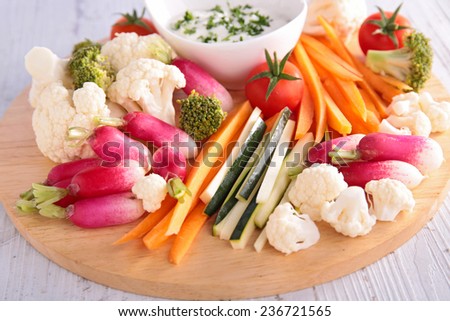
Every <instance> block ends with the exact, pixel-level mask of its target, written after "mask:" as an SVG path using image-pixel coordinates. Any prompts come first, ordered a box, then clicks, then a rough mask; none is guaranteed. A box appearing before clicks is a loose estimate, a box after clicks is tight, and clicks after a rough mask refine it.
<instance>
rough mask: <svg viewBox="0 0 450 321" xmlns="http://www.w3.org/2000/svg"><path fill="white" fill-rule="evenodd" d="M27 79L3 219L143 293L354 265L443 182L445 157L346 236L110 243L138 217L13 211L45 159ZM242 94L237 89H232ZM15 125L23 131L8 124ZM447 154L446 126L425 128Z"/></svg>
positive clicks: (264, 291)
mask: <svg viewBox="0 0 450 321" xmlns="http://www.w3.org/2000/svg"><path fill="white" fill-rule="evenodd" d="M427 90H428V91H430V92H431V93H432V94H433V96H435V97H436V99H440V100H449V99H450V95H448V93H446V92H445V89H444V88H443V87H442V85H441V84H440V83H439V81H438V80H436V79H434V78H432V79H431V80H430V81H429V82H428V83H427ZM27 96H28V89H27V90H25V91H24V92H23V93H22V94H21V95H19V96H18V97H17V98H16V99H15V100H14V101H13V103H12V104H11V106H10V107H9V109H8V110H7V112H6V113H5V115H4V117H3V119H2V120H1V123H0V149H1V153H2V154H3V155H8V157H2V158H1V163H0V177H1V178H2V179H1V186H0V197H1V201H2V203H3V204H4V206H5V208H6V210H7V212H8V214H9V216H10V218H11V221H12V222H13V223H14V225H15V226H16V228H17V229H18V230H19V231H20V233H21V234H22V235H23V236H24V237H25V239H27V241H28V242H30V243H31V244H32V245H33V246H34V247H35V248H36V249H37V250H38V251H40V252H41V253H42V254H43V255H45V256H46V257H48V258H49V259H50V260H52V261H53V262H55V263H57V264H59V265H60V266H62V267H64V268H66V269H68V270H69V271H72V272H73V273H76V274H78V275H81V276H83V277H85V278H87V279H89V280H92V281H94V282H97V283H100V284H104V285H107V286H110V287H113V288H117V289H121V290H124V291H128V292H133V293H137V294H142V295H149V296H155V297H163V298H171V299H200V300H202V299H206V300H207V299H245V298H252V297H262V296H269V295H274V294H279V293H285V292H290V291H295V290H299V289H303V288H307V287H311V286H314V285H317V284H321V283H324V282H327V281H331V280H334V279H336V278H339V277H341V276H343V275H346V274H349V273H351V272H354V271H356V270H358V269H360V268H363V267H364V266H367V265H369V264H371V263H373V262H375V261H376V260H378V259H380V258H382V257H383V256H385V255H387V254H388V253H390V252H392V251H394V250H395V249H396V248H397V247H399V246H400V245H402V244H403V243H404V242H406V241H407V240H408V239H409V238H411V237H412V236H413V235H414V234H416V233H417V232H418V231H419V230H420V229H421V228H422V227H423V226H424V225H425V224H426V223H427V222H428V221H429V220H430V219H431V218H432V217H433V215H434V214H435V212H436V210H437V209H438V208H439V206H440V204H441V203H442V202H443V200H444V198H445V197H446V195H447V193H448V191H449V188H450V186H449V181H448V178H449V177H450V164H449V162H445V163H444V164H443V165H442V166H441V168H440V169H439V170H437V171H435V172H433V173H432V174H431V175H430V177H429V178H427V179H426V180H424V181H423V182H422V183H421V185H420V186H419V187H418V188H416V189H415V190H414V197H415V199H416V207H415V209H414V212H413V213H411V214H409V215H400V217H398V218H397V221H396V222H395V224H391V223H390V222H379V223H377V224H376V226H375V227H374V229H373V230H372V232H371V233H369V234H368V235H366V236H364V237H362V238H357V239H352V238H349V237H345V236H343V235H341V234H338V233H336V231H334V230H333V229H332V228H331V227H330V226H329V225H327V224H326V223H323V222H319V223H318V224H317V225H318V227H319V229H320V231H321V238H320V241H319V242H318V243H317V244H316V245H315V246H313V247H311V248H309V249H307V250H303V251H301V252H298V253H295V254H292V255H289V256H285V255H283V254H282V253H280V252H277V251H275V250H274V249H273V248H271V247H269V246H266V248H265V249H264V251H262V252H261V253H257V252H256V251H255V250H254V249H253V247H251V246H247V248H246V249H244V250H232V248H231V247H230V245H229V244H228V243H227V242H223V241H222V240H219V239H218V238H214V237H212V236H211V232H210V231H211V229H212V223H213V222H212V221H211V220H209V221H208V222H207V223H206V226H205V227H204V228H203V229H202V230H201V232H200V234H199V235H198V238H197V240H196V242H195V244H194V245H193V246H192V248H191V250H190V253H189V257H188V258H187V260H186V262H183V264H181V265H172V264H170V263H169V262H168V260H167V252H168V250H169V246H168V245H164V246H162V247H161V248H159V249H157V250H154V251H149V250H148V249H146V248H145V247H144V245H143V244H142V243H141V242H129V243H128V244H125V245H124V246H112V245H111V244H112V243H113V242H114V241H116V240H117V239H118V238H119V237H120V236H121V235H123V234H124V233H126V232H127V231H129V230H130V229H131V228H132V227H133V226H134V225H135V224H136V223H130V224H127V225H121V226H116V227H109V228H104V229H94V230H92V229H89V230H85V229H81V228H78V227H76V226H73V225H71V224H68V223H67V222H65V221H61V220H49V219H47V218H45V217H42V216H39V215H25V214H18V212H17V210H16V209H15V202H16V200H17V195H18V194H20V193H21V192H22V191H23V190H24V189H26V187H27V186H28V185H29V184H30V182H32V181H36V182H37V181H41V180H42V179H43V178H45V176H46V174H47V172H48V171H49V170H50V168H51V167H52V165H53V163H52V162H51V161H49V160H48V159H46V158H44V157H43V156H42V155H41V154H40V152H39V150H38V149H37V147H36V145H35V142H34V135H33V131H32V129H31V126H30V125H25V126H24V125H23V124H24V123H25V124H31V111H32V110H31V108H30V106H29V104H28V101H27ZM236 99H238V100H242V97H241V96H239V97H236ZM18 127H20V128H22V130H21V131H14V132H15V134H14V135H10V134H9V133H10V132H11V130H12V129H14V128H18ZM433 137H434V138H435V139H436V140H437V141H438V142H439V143H440V145H441V146H442V147H443V149H444V155H445V156H446V158H448V157H450V136H449V135H448V133H443V134H438V135H434V136H433Z"/></svg>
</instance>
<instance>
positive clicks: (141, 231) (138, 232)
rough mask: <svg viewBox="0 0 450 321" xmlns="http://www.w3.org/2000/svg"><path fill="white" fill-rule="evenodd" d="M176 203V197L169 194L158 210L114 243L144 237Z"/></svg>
mask: <svg viewBox="0 0 450 321" xmlns="http://www.w3.org/2000/svg"><path fill="white" fill-rule="evenodd" d="M176 203H177V200H176V199H175V198H173V197H170V196H169V195H167V196H166V198H165V199H164V201H163V202H162V203H161V207H160V208H159V209H158V210H156V211H155V212H153V213H149V214H148V215H147V216H146V217H145V218H144V219H143V220H142V221H141V222H139V224H138V225H136V226H135V227H134V228H133V229H131V230H130V231H129V232H128V233H126V234H125V235H123V236H122V237H121V238H120V239H118V240H117V241H115V242H114V243H113V244H114V245H117V244H123V243H126V242H128V241H131V240H135V239H138V238H141V237H143V236H144V235H145V234H147V233H148V232H149V231H150V230H151V229H152V228H153V227H154V226H155V225H156V224H158V223H159V222H160V221H161V220H162V219H163V218H164V217H165V216H166V215H167V213H168V212H169V211H170V210H171V209H172V208H173V207H174V206H175V204H176Z"/></svg>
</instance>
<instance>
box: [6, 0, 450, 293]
mask: <svg viewBox="0 0 450 321" xmlns="http://www.w3.org/2000/svg"><path fill="white" fill-rule="evenodd" d="M402 2H403V7H402V12H403V14H404V15H405V16H406V17H408V18H409V19H410V21H411V23H412V24H413V25H414V26H415V27H416V28H417V29H418V30H420V31H423V32H425V33H426V35H427V36H429V37H430V38H431V43H432V46H433V49H434V51H435V57H434V65H433V72H434V74H435V75H436V76H437V77H438V78H439V79H440V80H441V81H442V84H443V86H444V87H445V88H446V90H447V92H449V91H450V65H449V64H448V59H449V57H450V46H449V42H448V37H447V34H448V30H450V16H449V14H448V12H450V2H449V1H440V0H429V1H421V0H408V1H402V0H366V3H367V6H368V12H374V11H376V8H375V5H378V6H380V7H382V8H386V9H388V10H393V9H395V8H396V7H397V6H398V5H399V4H400V3H402ZM133 8H137V9H139V8H142V1H141V0H129V1H122V0H98V1H88V0H64V1H54V0H15V1H0V9H1V10H2V12H5V13H7V14H5V15H4V17H3V18H2V19H1V20H0V39H2V41H1V42H0V56H1V57H2V59H0V117H6V114H5V113H6V110H7V108H8V107H9V106H10V105H11V104H12V102H13V100H14V99H15V98H16V97H17V96H19V95H20V93H21V92H22V91H23V90H24V88H25V87H26V86H27V85H28V84H29V82H30V77H29V75H28V74H27V73H26V71H25V69H24V66H23V57H24V55H25V54H26V52H27V51H28V50H29V49H30V48H31V47H33V46H46V47H49V48H51V49H52V50H53V51H54V52H56V53H57V54H58V55H60V56H65V55H67V53H69V52H70V50H71V48H72V45H73V44H74V43H76V42H78V41H80V40H83V39H84V38H91V39H102V38H104V37H105V36H106V35H107V34H108V32H109V27H110V25H111V23H112V22H113V21H114V20H115V19H116V18H117V17H118V16H117V13H118V12H126V11H130V10H132V9H133ZM24 116H25V117H24V118H22V121H21V122H20V126H19V127H18V128H10V129H11V130H10V131H8V132H7V136H11V135H15V136H17V137H18V139H23V135H22V133H21V127H22V126H25V124H26V123H27V122H29V118H26V117H28V116H27V115H24ZM18 118H20V116H18ZM1 126H2V125H0V128H1ZM6 138H7V137H6ZM3 141H4V137H0V144H2V143H3ZM26 144H27V142H22V143H19V144H18V145H17V146H15V148H11V149H9V150H8V151H7V152H6V153H1V154H0V159H2V160H3V159H5V160H6V161H7V162H9V163H10V164H13V165H15V164H17V163H19V162H20V161H21V158H18V157H17V155H16V154H15V152H16V151H15V149H17V148H20V146H24V145H26ZM37 156H38V152H37V150H36V151H34V152H32V153H31V154H30V155H27V156H26V158H30V159H33V157H37ZM11 158H13V159H11ZM50 164H51V163H50V162H48V166H50ZM23 174H24V175H28V174H29V175H31V176H30V177H29V179H30V181H34V180H35V179H36V178H40V177H41V176H44V175H45V173H41V174H37V173H34V174H33V173H27V172H24V173H23ZM33 175H34V176H33ZM447 179H448V176H447ZM0 180H1V181H2V180H3V177H1V176H0ZM8 180H9V182H11V180H10V179H8ZM11 183H14V181H13V182H11ZM15 188H17V185H16V186H15ZM3 205H5V206H2V204H0V300H119V301H122V300H159V298H158V297H152V296H148V295H138V294H135V293H132V292H128V291H120V290H117V289H114V288H111V287H108V286H104V285H102V284H99V283H96V282H92V281H90V280H88V279H86V278H83V277H82V276H79V275H78V274H75V273H72V272H70V271H69V270H67V269H65V268H64V267H61V266H59V265H57V264H55V263H54V262H53V261H51V260H49V259H48V258H47V257H46V256H44V255H41V253H40V252H38V251H36V250H35V248H34V246H33V245H32V244H30V243H29V242H28V241H27V240H26V239H25V238H24V237H22V235H21V234H20V233H19V232H18V230H17V228H16V227H15V225H14V222H13V221H12V220H11V219H10V216H9V215H8V214H7V213H6V210H5V207H6V204H3ZM449 214H450V197H448V196H447V199H446V201H445V202H444V204H443V205H442V206H440V207H438V208H437V214H435V216H434V218H433V219H432V220H430V221H429V222H428V223H427V224H426V225H425V226H424V227H423V228H422V229H421V230H420V231H419V232H418V233H417V234H416V235H415V236H413V237H412V238H411V239H410V240H409V241H407V242H406V243H405V244H404V245H402V246H401V247H399V248H397V249H396V250H395V251H393V252H391V253H389V254H388V255H386V256H385V257H383V258H382V259H380V260H377V261H376V262H374V263H373V264H371V265H369V266H367V267H365V268H362V269H359V270H357V271H356V272H354V273H351V274H349V275H346V276H343V277H341V278H338V279H335V280H333V281H330V282H326V283H323V284H321V285H316V286H312V287H308V288H305V289H303V290H299V291H292V292H289V293H282V291H277V292H276V295H270V296H265V297H262V298H252V300H301V301H307V300H450V215H449ZM113 263H114V262H112V263H111V264H113ZM121 288H123V287H121Z"/></svg>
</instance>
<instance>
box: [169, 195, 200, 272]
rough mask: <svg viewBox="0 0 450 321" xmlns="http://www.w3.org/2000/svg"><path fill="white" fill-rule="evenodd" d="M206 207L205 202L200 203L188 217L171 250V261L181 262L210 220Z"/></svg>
mask: <svg viewBox="0 0 450 321" xmlns="http://www.w3.org/2000/svg"><path fill="white" fill-rule="evenodd" d="M205 207H206V205H205V204H203V203H200V204H198V205H197V206H196V207H195V208H194V209H193V210H192V212H190V213H189V215H188V216H187V217H186V220H185V221H184V222H183V225H182V226H181V229H180V232H178V234H177V236H176V237H175V240H174V242H173V243H172V247H171V249H170V252H169V261H170V262H171V263H174V264H180V262H181V260H182V259H183V257H184V256H185V254H186V253H187V252H188V250H189V248H190V247H191V245H192V243H193V242H194V240H195V238H196V237H197V235H198V233H199V232H200V230H201V228H202V227H203V225H204V224H205V222H206V221H207V220H208V218H209V216H208V215H206V214H205V213H204V212H203V211H204V210H205Z"/></svg>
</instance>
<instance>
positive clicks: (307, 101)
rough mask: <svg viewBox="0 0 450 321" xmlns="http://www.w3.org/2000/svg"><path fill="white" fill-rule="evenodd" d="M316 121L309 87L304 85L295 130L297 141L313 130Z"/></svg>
mask: <svg viewBox="0 0 450 321" xmlns="http://www.w3.org/2000/svg"><path fill="white" fill-rule="evenodd" d="M313 120H314V102H313V100H312V97H311V93H310V91H309V88H308V85H306V84H304V87H303V97H302V102H301V103H300V109H299V111H298V116H297V127H296V129H295V140H298V139H300V138H302V137H303V136H304V135H306V133H307V132H308V131H309V130H310V129H311V126H312V123H313Z"/></svg>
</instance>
